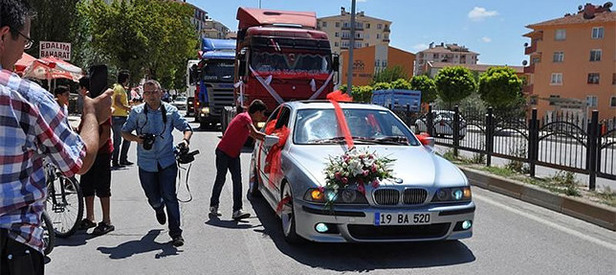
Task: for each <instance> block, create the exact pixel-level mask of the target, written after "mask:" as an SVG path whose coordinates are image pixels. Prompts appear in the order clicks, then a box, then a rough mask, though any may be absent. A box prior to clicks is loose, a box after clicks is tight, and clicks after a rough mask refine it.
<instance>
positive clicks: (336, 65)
mask: <svg viewBox="0 0 616 275" xmlns="http://www.w3.org/2000/svg"><path fill="white" fill-rule="evenodd" d="M339 67H340V56H338V55H334V56H333V57H332V70H334V71H336V72H337V71H338V69H339Z"/></svg>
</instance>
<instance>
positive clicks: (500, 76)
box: [479, 67, 523, 109]
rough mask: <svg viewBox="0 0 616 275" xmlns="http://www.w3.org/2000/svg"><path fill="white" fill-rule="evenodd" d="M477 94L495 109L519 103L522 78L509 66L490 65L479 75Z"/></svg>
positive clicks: (521, 96)
mask: <svg viewBox="0 0 616 275" xmlns="http://www.w3.org/2000/svg"><path fill="white" fill-rule="evenodd" d="M479 95H480V96H481V99H482V100H483V101H485V102H486V103H488V104H489V105H490V106H492V107H494V108H497V109H504V108H507V107H511V106H513V105H514V104H519V102H520V99H521V98H522V99H523V95H522V80H521V79H520V78H518V76H517V75H516V74H515V70H513V69H511V68H509V67H491V68H489V69H488V71H486V72H485V73H483V74H481V75H480V76H479Z"/></svg>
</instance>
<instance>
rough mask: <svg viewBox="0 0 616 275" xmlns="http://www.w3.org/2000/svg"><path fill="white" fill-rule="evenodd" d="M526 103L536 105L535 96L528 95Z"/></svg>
mask: <svg viewBox="0 0 616 275" xmlns="http://www.w3.org/2000/svg"><path fill="white" fill-rule="evenodd" d="M528 103H530V105H537V96H531V97H529V101H528Z"/></svg>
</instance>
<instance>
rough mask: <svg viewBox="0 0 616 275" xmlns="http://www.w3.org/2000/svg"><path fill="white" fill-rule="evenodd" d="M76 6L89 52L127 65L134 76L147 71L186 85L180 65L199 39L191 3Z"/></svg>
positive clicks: (98, 1) (96, 0)
mask: <svg viewBox="0 0 616 275" xmlns="http://www.w3.org/2000/svg"><path fill="white" fill-rule="evenodd" d="M79 11H80V13H82V14H83V19H82V20H83V21H82V22H81V24H80V27H82V28H83V29H84V31H85V33H84V34H82V35H84V36H86V37H88V38H87V39H89V40H90V41H89V43H86V44H88V45H89V47H91V52H94V53H99V54H102V55H104V56H106V57H107V59H108V61H109V63H110V64H111V65H112V66H115V67H118V68H121V69H128V70H129V71H130V72H131V76H132V79H131V81H132V82H136V80H138V79H140V78H141V77H142V76H143V75H146V77H148V78H153V79H158V80H160V81H161V84H162V85H163V86H164V87H172V86H173V87H183V86H184V85H183V76H184V71H185V70H184V69H183V68H184V66H185V64H186V61H187V60H188V59H189V58H190V57H191V56H193V55H194V53H195V49H196V45H197V42H198V41H197V35H196V33H195V30H194V27H193V25H192V23H191V22H190V18H191V17H192V15H193V10H192V8H191V7H190V6H189V5H184V4H182V3H177V2H174V1H163V0H156V1H146V0H133V1H120V2H118V1H117V0H114V1H113V3H112V4H111V5H107V4H105V3H104V2H103V1H102V0H93V1H91V2H90V1H83V3H82V4H81V5H80V6H79ZM178 72H181V73H178ZM180 83H181V85H180Z"/></svg>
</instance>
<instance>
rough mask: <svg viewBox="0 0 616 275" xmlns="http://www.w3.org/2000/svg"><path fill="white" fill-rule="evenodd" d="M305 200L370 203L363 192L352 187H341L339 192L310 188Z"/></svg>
mask: <svg viewBox="0 0 616 275" xmlns="http://www.w3.org/2000/svg"><path fill="white" fill-rule="evenodd" d="M304 200H306V201H309V202H316V203H325V202H327V201H334V203H335V204H368V200H366V196H365V195H364V194H363V193H361V192H359V191H358V190H355V189H351V188H344V189H340V190H338V193H337V194H336V193H335V192H334V191H333V190H327V189H324V190H322V189H319V188H310V189H308V191H306V194H305V195H304Z"/></svg>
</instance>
